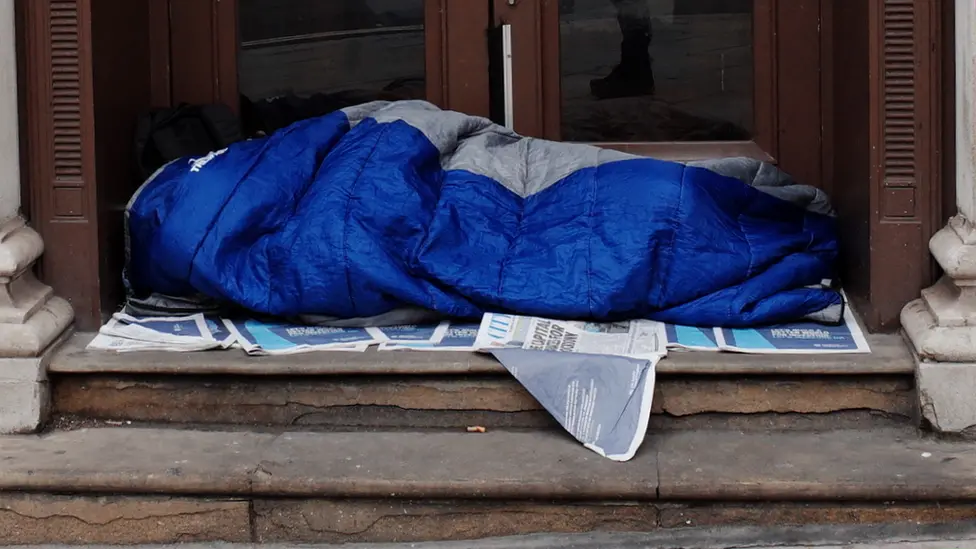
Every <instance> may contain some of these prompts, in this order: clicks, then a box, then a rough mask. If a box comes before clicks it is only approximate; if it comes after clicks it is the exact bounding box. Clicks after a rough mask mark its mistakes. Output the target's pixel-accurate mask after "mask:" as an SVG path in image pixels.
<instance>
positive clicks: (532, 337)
mask: <svg viewBox="0 0 976 549" xmlns="http://www.w3.org/2000/svg"><path fill="white" fill-rule="evenodd" d="M475 345H476V347H478V348H479V349H481V350H493V349H497V348H506V347H507V348H520V349H525V350H530V351H554V352H563V353H566V352H569V353H584V354H594V355H617V356H627V357H631V358H643V359H654V358H661V357H663V356H665V355H666V354H667V335H666V333H665V327H664V324H662V323H660V322H654V321H651V320H633V321H629V322H613V323H595V322H578V321H562V320H549V319H545V318H537V317H525V316H517V315H506V314H495V313H489V314H486V315H485V316H484V318H483V319H482V321H481V327H480V329H479V331H478V338H477V340H476V342H475Z"/></svg>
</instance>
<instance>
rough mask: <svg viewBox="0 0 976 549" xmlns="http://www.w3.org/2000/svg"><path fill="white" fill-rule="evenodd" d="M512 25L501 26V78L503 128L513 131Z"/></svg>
mask: <svg viewBox="0 0 976 549" xmlns="http://www.w3.org/2000/svg"><path fill="white" fill-rule="evenodd" d="M508 3H509V4H510V5H514V4H515V0H508ZM512 77H513V69H512V25H511V24H508V23H506V24H504V25H502V78H503V86H504V88H505V91H504V93H505V127H506V128H508V129H510V130H514V129H515V96H514V93H515V90H514V84H513V82H512Z"/></svg>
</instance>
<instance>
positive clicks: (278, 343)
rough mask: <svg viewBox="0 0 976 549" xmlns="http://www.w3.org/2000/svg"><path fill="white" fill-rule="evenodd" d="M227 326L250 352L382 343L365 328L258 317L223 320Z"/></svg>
mask: <svg viewBox="0 0 976 549" xmlns="http://www.w3.org/2000/svg"><path fill="white" fill-rule="evenodd" d="M224 326H226V327H227V329H228V330H229V331H230V332H231V333H232V334H234V337H235V339H236V340H237V343H238V344H239V345H240V346H241V348H243V349H244V351H245V352H246V353H247V354H249V355H290V354H298V353H308V352H312V351H346V352H363V351H365V350H366V349H367V348H369V346H370V345H372V344H375V343H379V341H377V339H376V338H375V337H374V336H373V335H372V334H370V333H369V331H368V330H366V328H335V327H328V326H302V325H297V324H285V323H276V322H262V321H259V320H231V319H224Z"/></svg>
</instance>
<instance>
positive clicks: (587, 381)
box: [492, 348, 660, 461]
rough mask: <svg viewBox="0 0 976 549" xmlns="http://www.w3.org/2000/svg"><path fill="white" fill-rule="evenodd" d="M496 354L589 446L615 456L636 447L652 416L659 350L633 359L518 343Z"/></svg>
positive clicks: (624, 457)
mask: <svg viewBox="0 0 976 549" xmlns="http://www.w3.org/2000/svg"><path fill="white" fill-rule="evenodd" d="M492 354H493V355H495V358H497V359H498V360H499V361H500V362H501V363H502V364H503V365H504V366H505V368H506V369H508V371H509V372H511V374H512V375H513V376H515V378H516V379H517V380H518V381H519V382H520V383H521V384H522V385H523V386H524V387H525V388H526V390H528V391H529V393H531V394H532V396H534V397H535V399H536V400H538V401H539V403H540V404H542V406H543V407H544V408H545V409H546V410H548V411H549V413H550V414H552V416H553V417H554V418H555V419H556V421H558V422H559V424H560V425H562V426H563V428H564V429H566V431H568V432H569V433H570V434H571V435H573V436H574V437H575V438H576V439H577V440H579V441H580V442H582V443H583V445H584V446H586V447H587V448H589V449H590V450H593V451H594V452H596V453H598V454H600V455H601V456H604V457H607V458H610V459H612V460H614V461H627V460H629V459H631V458H632V457H634V455H635V454H636V453H637V450H638V448H639V447H640V445H641V443H642V442H643V441H644V435H645V434H646V433H647V425H648V422H649V421H650V417H651V404H652V401H653V397H654V381H655V367H656V366H657V362H658V360H660V356H654V357H652V358H650V359H633V358H628V357H622V356H607V355H599V356H597V355H589V354H581V353H567V352H558V351H528V350H524V349H518V348H500V349H495V350H492Z"/></svg>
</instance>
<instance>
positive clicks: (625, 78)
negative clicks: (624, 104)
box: [590, 65, 655, 99]
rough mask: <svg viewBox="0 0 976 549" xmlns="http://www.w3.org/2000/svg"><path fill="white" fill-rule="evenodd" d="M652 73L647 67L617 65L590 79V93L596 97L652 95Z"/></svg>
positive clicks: (613, 97) (614, 97) (611, 97)
mask: <svg viewBox="0 0 976 549" xmlns="http://www.w3.org/2000/svg"><path fill="white" fill-rule="evenodd" d="M654 91H655V89H654V73H653V72H652V71H651V70H650V69H649V68H641V69H636V70H632V69H625V68H624V67H623V65H617V67H616V68H614V69H613V70H612V71H610V74H608V75H607V76H605V77H603V78H597V79H595V80H590V93H592V94H593V95H594V96H595V97H596V98H597V99H616V98H620V97H636V96H640V95H654Z"/></svg>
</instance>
